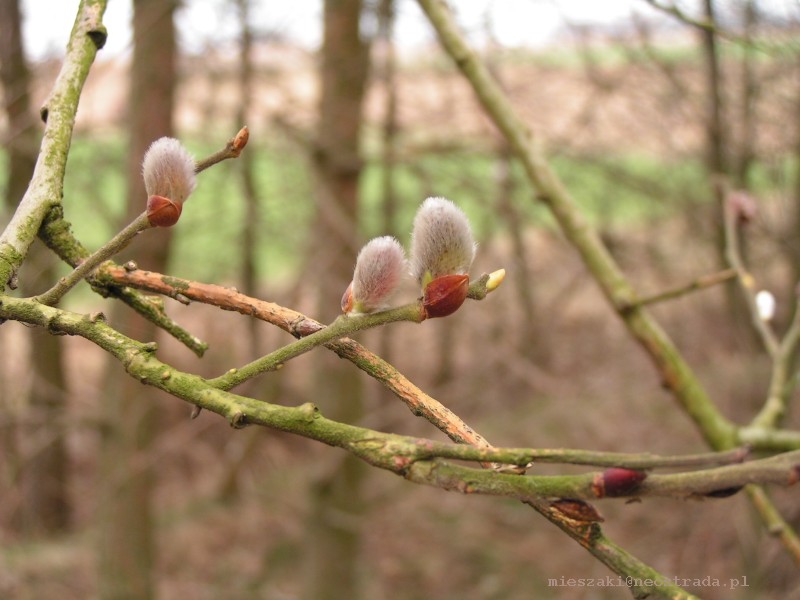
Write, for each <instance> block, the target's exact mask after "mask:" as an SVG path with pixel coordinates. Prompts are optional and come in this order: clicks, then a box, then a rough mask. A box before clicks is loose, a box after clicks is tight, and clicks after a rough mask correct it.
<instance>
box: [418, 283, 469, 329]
mask: <svg viewBox="0 0 800 600" xmlns="http://www.w3.org/2000/svg"><path fill="white" fill-rule="evenodd" d="M468 291H469V275H442V276H441V277H437V278H436V279H434V280H433V281H431V282H430V283H429V284H428V285H427V286H426V287H425V295H424V296H423V298H422V304H423V306H424V308H425V316H426V318H428V319H433V318H436V317H446V316H448V315H452V314H453V313H454V312H456V311H457V310H458V308H459V307H460V306H461V305H462V304H464V300H466V299H467V292H468Z"/></svg>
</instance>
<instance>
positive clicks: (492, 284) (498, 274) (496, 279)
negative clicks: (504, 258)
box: [486, 269, 506, 292]
mask: <svg viewBox="0 0 800 600" xmlns="http://www.w3.org/2000/svg"><path fill="white" fill-rule="evenodd" d="M505 278H506V270H505V269H498V270H497V271H495V272H493V273H490V274H489V279H487V280H486V291H487V292H493V291H494V290H495V289H497V287H498V286H499V285H500V284H501V283H503V279H505Z"/></svg>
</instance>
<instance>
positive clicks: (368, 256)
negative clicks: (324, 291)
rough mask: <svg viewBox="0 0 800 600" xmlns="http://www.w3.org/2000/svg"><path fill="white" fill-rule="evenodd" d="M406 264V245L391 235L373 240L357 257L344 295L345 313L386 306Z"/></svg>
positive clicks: (361, 311)
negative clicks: (351, 277)
mask: <svg viewBox="0 0 800 600" xmlns="http://www.w3.org/2000/svg"><path fill="white" fill-rule="evenodd" d="M405 268H406V257H405V252H403V247H402V246H401V245H400V243H399V242H398V241H397V240H396V239H394V238H393V237H391V236H388V235H387V236H383V237H379V238H375V239H373V240H370V241H369V242H368V243H367V244H366V245H365V246H364V247H363V248H361V251H360V252H359V253H358V258H357V259H356V266H355V270H354V271H353V281H352V282H351V283H350V285H349V286H348V287H347V290H345V293H344V296H342V310H343V311H344V312H345V313H370V312H374V311H376V310H380V309H382V308H385V307H386V305H387V303H388V301H389V300H390V299H391V297H392V295H393V294H394V292H395V290H396V289H397V286H398V284H399V283H400V280H401V278H402V276H403V272H404V271H405Z"/></svg>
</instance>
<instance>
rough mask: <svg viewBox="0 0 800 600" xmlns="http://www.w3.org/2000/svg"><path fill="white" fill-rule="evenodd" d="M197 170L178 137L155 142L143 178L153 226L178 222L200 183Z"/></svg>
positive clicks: (149, 215)
mask: <svg viewBox="0 0 800 600" xmlns="http://www.w3.org/2000/svg"><path fill="white" fill-rule="evenodd" d="M194 169H195V164H194V159H193V158H192V156H191V155H190V154H189V152H188V151H187V150H186V148H184V147H183V145H182V144H181V143H180V142H179V141H178V140H176V139H174V138H167V137H163V138H160V139H158V140H156V141H155V142H153V143H152V144H151V146H150V148H148V150H147V152H146V153H145V155H144V160H143V161H142V177H143V178H144V187H145V190H146V191H147V196H148V199H147V218H148V220H149V221H150V223H151V224H152V225H155V226H157V227H170V226H171V225H174V224H175V223H177V222H178V219H179V218H180V216H181V210H182V209H183V203H184V202H185V201H186V199H187V198H188V197H189V194H191V193H192V191H194V188H195V185H196V180H195V172H194Z"/></svg>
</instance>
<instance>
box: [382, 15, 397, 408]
mask: <svg viewBox="0 0 800 600" xmlns="http://www.w3.org/2000/svg"><path fill="white" fill-rule="evenodd" d="M394 21H395V1H394V0H381V1H380V4H379V5H378V37H377V41H378V42H379V44H380V46H379V47H380V49H381V51H382V55H381V59H382V60H381V70H380V78H381V80H382V82H383V86H384V90H385V93H386V98H385V100H384V102H385V104H384V109H383V110H384V112H383V124H382V127H381V134H382V136H381V137H382V140H381V141H382V152H383V156H382V157H381V163H382V164H381V203H382V213H383V222H382V225H383V227H382V231H381V235H392V236H395V237H397V201H398V198H397V183H396V179H397V134H398V130H399V123H398V119H397V97H398V93H397V52H396V49H395V44H394ZM392 340H393V335H392V329H391V328H390V327H387V328H385V331H383V332H382V334H381V346H380V356H381V357H382V358H383V359H384V360H386V361H389V362H392ZM382 393H390V392H382Z"/></svg>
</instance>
